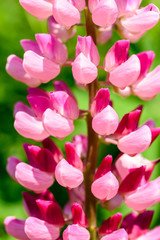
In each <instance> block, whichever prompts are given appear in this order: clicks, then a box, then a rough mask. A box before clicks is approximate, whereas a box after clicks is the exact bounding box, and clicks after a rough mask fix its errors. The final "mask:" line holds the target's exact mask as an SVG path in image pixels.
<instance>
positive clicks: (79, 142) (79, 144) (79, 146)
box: [73, 134, 88, 158]
mask: <svg viewBox="0 0 160 240" xmlns="http://www.w3.org/2000/svg"><path fill="white" fill-rule="evenodd" d="M73 145H74V148H75V150H76V153H77V154H78V156H79V157H81V158H83V157H86V155H87V146H88V139H87V137H86V136H85V135H83V134H80V135H76V136H74V137H73Z"/></svg>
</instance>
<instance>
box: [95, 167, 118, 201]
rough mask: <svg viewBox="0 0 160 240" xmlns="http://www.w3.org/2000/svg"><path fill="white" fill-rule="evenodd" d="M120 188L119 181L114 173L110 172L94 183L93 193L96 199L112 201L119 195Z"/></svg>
mask: <svg viewBox="0 0 160 240" xmlns="http://www.w3.org/2000/svg"><path fill="white" fill-rule="evenodd" d="M118 188H119V183H118V180H117V179H116V177H115V176H114V175H113V174H112V172H111V171H109V172H108V173H106V174H105V175H103V176H102V177H100V178H98V179H97V180H95V181H94V182H93V183H92V186H91V191H92V193H93V195H94V196H95V197H96V198H98V199H100V200H102V201H106V200H110V199H111V198H113V197H114V196H115V195H116V194H117V192H118Z"/></svg>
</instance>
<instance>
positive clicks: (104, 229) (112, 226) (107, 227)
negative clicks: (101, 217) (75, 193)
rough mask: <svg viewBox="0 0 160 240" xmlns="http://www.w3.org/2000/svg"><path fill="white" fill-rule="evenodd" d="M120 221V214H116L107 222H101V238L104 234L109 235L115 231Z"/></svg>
mask: <svg viewBox="0 0 160 240" xmlns="http://www.w3.org/2000/svg"><path fill="white" fill-rule="evenodd" d="M121 220H122V214H121V213H116V214H114V215H113V216H111V217H110V218H108V219H107V220H105V221H103V223H102V225H101V227H100V228H99V231H98V233H99V235H101V236H103V235H105V234H110V233H112V232H113V231H116V230H117V228H118V226H119V224H120V222H121Z"/></svg>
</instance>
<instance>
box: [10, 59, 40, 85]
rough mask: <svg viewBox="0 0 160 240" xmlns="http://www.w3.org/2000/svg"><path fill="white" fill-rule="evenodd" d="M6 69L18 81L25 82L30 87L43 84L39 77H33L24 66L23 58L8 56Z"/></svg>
mask: <svg viewBox="0 0 160 240" xmlns="http://www.w3.org/2000/svg"><path fill="white" fill-rule="evenodd" d="M6 71H7V73H8V74H9V75H11V76H12V77H13V78H15V79H16V80H17V81H19V82H22V83H25V84H26V85H28V86H29V87H37V86H39V85H40V84H41V82H40V80H39V79H36V78H32V77H31V76H30V75H29V74H28V73H26V71H25V70H24V68H23V61H22V59H21V58H19V57H17V56H15V55H10V56H9V57H8V58H7V65H6Z"/></svg>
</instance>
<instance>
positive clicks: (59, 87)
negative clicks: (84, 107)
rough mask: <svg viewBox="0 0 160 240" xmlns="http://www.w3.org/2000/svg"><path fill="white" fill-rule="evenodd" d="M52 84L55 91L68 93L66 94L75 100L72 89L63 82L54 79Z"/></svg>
mask: <svg viewBox="0 0 160 240" xmlns="http://www.w3.org/2000/svg"><path fill="white" fill-rule="evenodd" d="M53 86H54V89H55V91H64V92H66V93H68V95H69V96H70V97H72V98H73V99H74V100H75V101H76V102H77V100H76V98H75V96H74V94H73V93H72V91H71V90H70V89H69V87H68V85H67V84H66V83H65V82H63V81H54V82H53Z"/></svg>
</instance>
